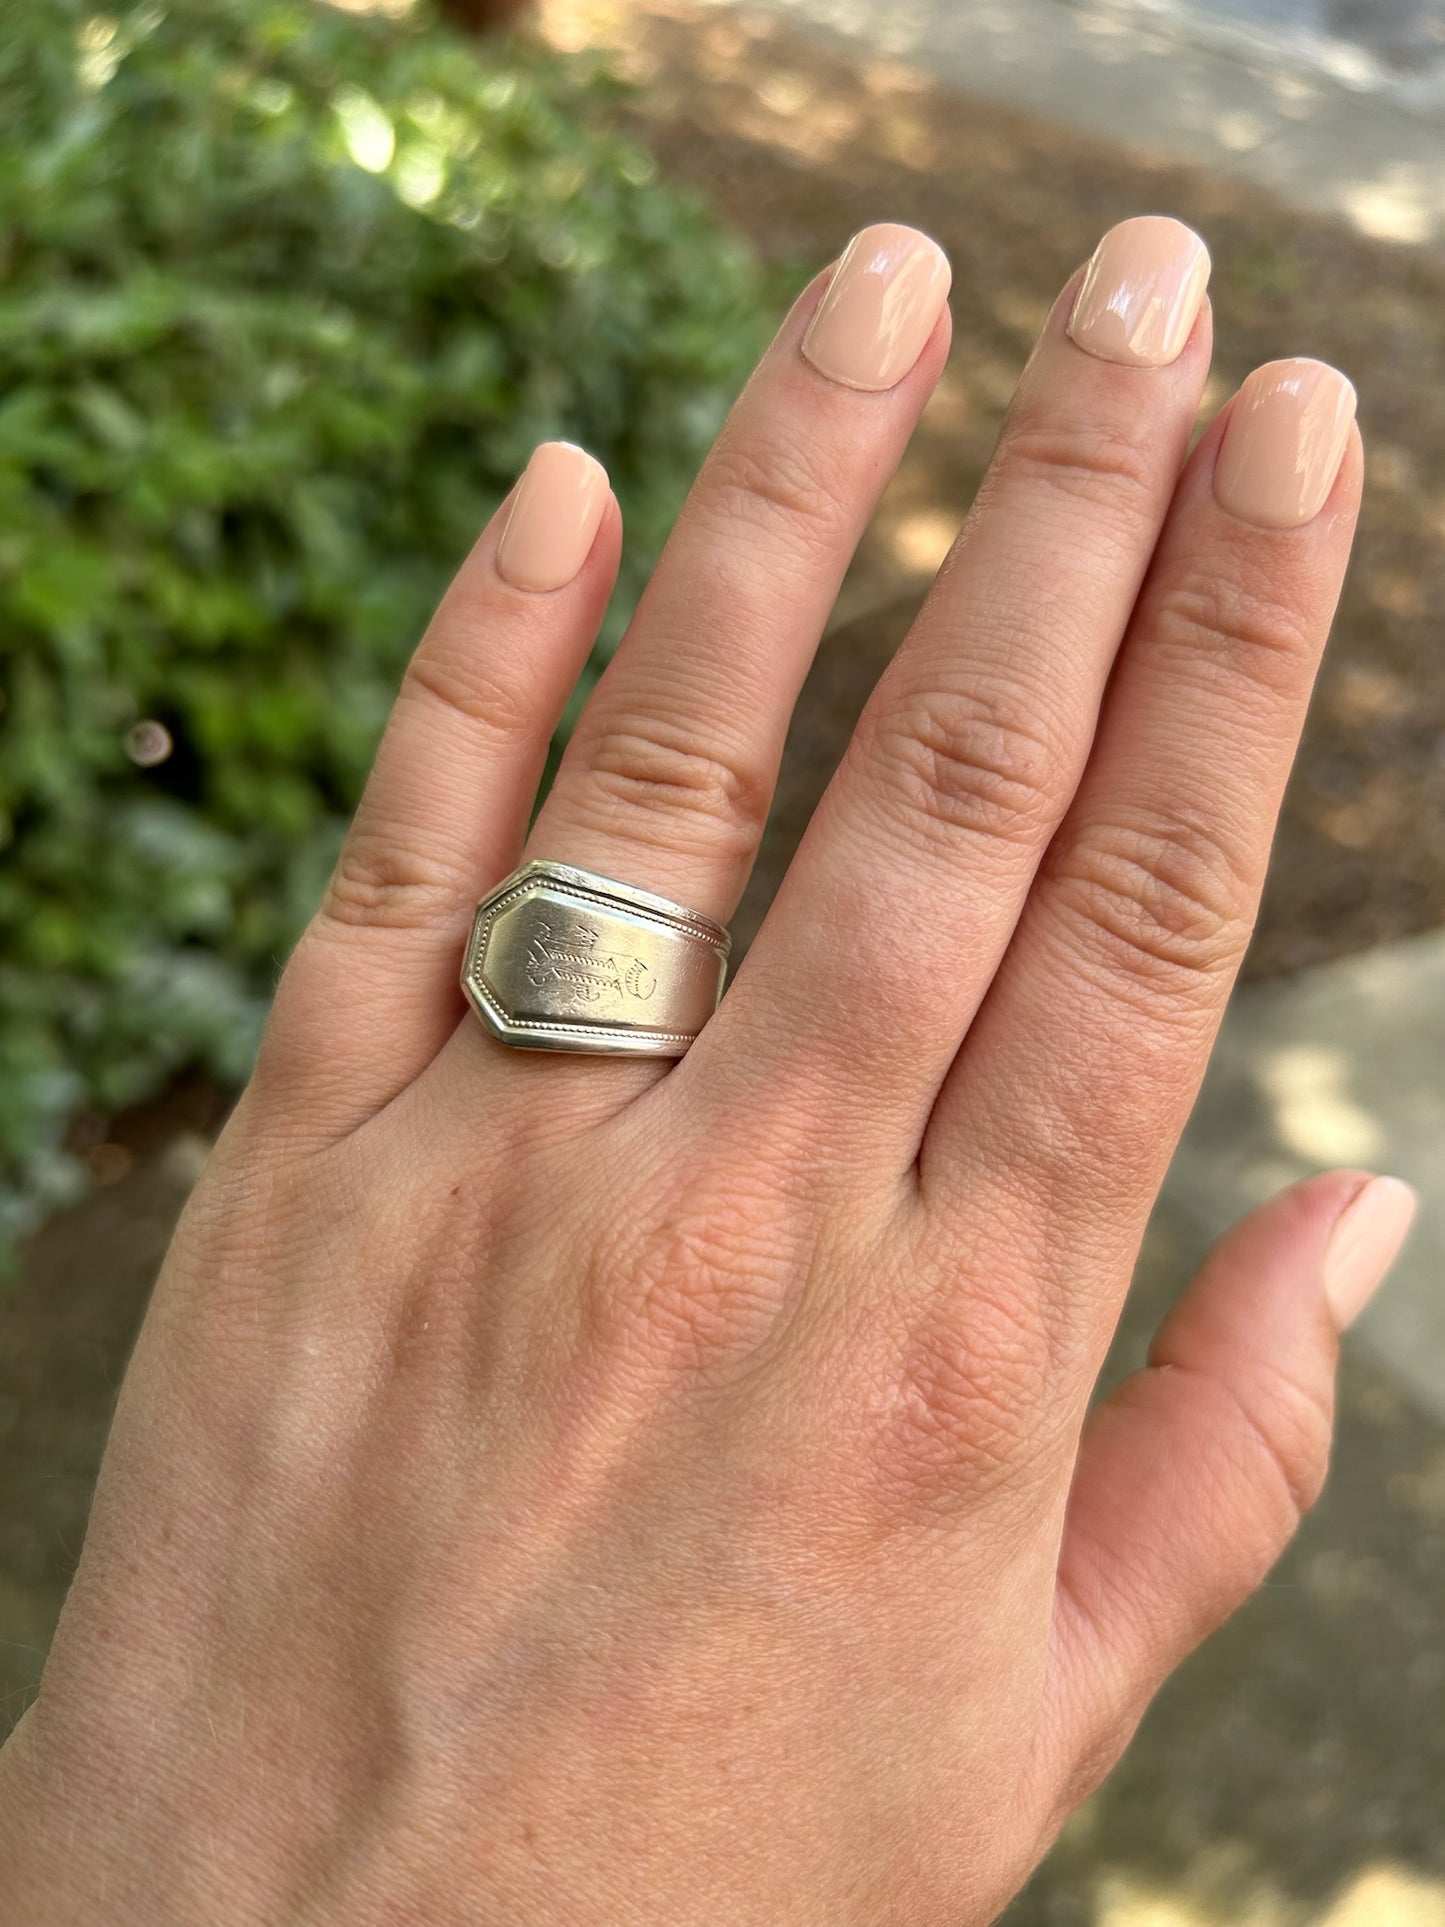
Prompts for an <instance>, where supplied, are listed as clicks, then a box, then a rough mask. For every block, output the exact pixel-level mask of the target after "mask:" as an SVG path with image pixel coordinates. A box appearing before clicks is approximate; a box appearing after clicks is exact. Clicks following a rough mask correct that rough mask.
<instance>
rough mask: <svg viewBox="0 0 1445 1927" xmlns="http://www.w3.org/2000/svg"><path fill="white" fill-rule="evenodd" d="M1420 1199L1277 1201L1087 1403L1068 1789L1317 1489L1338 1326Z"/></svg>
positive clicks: (1322, 1183) (1385, 1191)
mask: <svg viewBox="0 0 1445 1927" xmlns="http://www.w3.org/2000/svg"><path fill="white" fill-rule="evenodd" d="M1416 1202H1417V1201H1416V1198H1415V1194H1414V1192H1413V1191H1411V1190H1410V1188H1409V1187H1408V1185H1405V1184H1402V1183H1400V1182H1399V1181H1398V1180H1397V1179H1394V1178H1368V1177H1366V1176H1364V1175H1363V1174H1361V1173H1359V1172H1348V1171H1337V1172H1331V1173H1329V1174H1328V1175H1326V1176H1324V1177H1319V1178H1312V1179H1309V1180H1308V1181H1306V1182H1305V1183H1303V1184H1299V1185H1296V1186H1294V1187H1293V1188H1292V1189H1291V1190H1289V1191H1286V1192H1284V1193H1282V1194H1281V1195H1280V1196H1279V1197H1277V1198H1274V1199H1272V1200H1271V1201H1270V1202H1269V1203H1268V1204H1266V1205H1264V1206H1262V1207H1261V1208H1260V1209H1259V1210H1258V1211H1255V1212H1253V1213H1252V1214H1251V1215H1250V1216H1249V1217H1248V1218H1246V1219H1244V1221H1243V1222H1242V1223H1240V1224H1238V1225H1236V1226H1235V1227H1234V1229H1233V1230H1232V1231H1230V1232H1229V1233H1228V1234H1227V1235H1226V1236H1225V1237H1224V1238H1223V1239H1222V1240H1221V1242H1220V1243H1219V1244H1218V1245H1217V1246H1216V1247H1215V1249H1214V1250H1213V1251H1212V1252H1211V1253H1210V1255H1209V1257H1208V1258H1207V1259H1206V1260H1205V1263H1204V1265H1203V1268H1202V1269H1201V1270H1200V1272H1199V1274H1198V1276H1197V1277H1196V1278H1195V1279H1194V1281H1193V1282H1192V1284H1191V1285H1190V1286H1189V1289H1188V1290H1187V1291H1186V1292H1185V1294H1184V1296H1183V1298H1182V1299H1181V1300H1180V1302H1179V1304H1178V1306H1177V1307H1176V1308H1175V1310H1174V1311H1173V1312H1172V1313H1171V1315H1170V1316H1169V1318H1168V1319H1167V1320H1166V1321H1165V1323H1164V1325H1163V1327H1162V1328H1161V1330H1160V1332H1159V1334H1158V1336H1157V1337H1156V1339H1155V1341H1154V1345H1153V1347H1152V1349H1151V1352H1150V1355H1149V1362H1148V1365H1147V1366H1146V1367H1145V1369H1144V1370H1143V1371H1140V1372H1136V1373H1135V1374H1134V1375H1133V1376H1132V1377H1130V1378H1127V1379H1125V1380H1124V1382H1123V1383H1122V1384H1121V1385H1120V1386H1119V1387H1118V1389H1117V1390H1116V1391H1115V1392H1114V1393H1113V1394H1112V1396H1111V1397H1110V1398H1108V1399H1106V1400H1105V1402H1104V1403H1103V1404H1102V1405H1100V1406H1099V1407H1098V1409H1097V1410H1096V1411H1095V1412H1094V1413H1093V1414H1092V1416H1091V1417H1090V1419H1089V1422H1088V1424H1087V1426H1086V1428H1085V1431H1084V1438H1083V1445H1082V1449H1081V1451H1080V1455H1079V1463H1078V1468H1077V1471H1076V1473H1075V1477H1074V1486H1073V1491H1072V1493H1071V1495H1070V1499H1069V1508H1068V1515H1067V1519H1066V1524H1065V1531H1064V1541H1063V1548H1062V1551H1061V1554H1060V1563H1059V1587H1058V1596H1057V1605H1056V1611H1055V1627H1054V1631H1055V1643H1054V1685H1055V1690H1056V1700H1055V1704H1056V1707H1057V1709H1058V1713H1059V1719H1058V1722H1057V1724H1056V1727H1055V1730H1056V1731H1057V1732H1059V1733H1060V1735H1061V1738H1062V1740H1063V1744H1064V1745H1065V1747H1066V1749H1067V1750H1068V1757H1069V1758H1070V1759H1071V1760H1072V1761H1074V1762H1076V1763H1078V1764H1076V1766H1075V1768H1074V1774H1073V1785H1072V1788H1071V1792H1070V1797H1069V1804H1070V1805H1073V1804H1075V1803H1076V1801H1077V1800H1078V1799H1081V1798H1082V1797H1083V1796H1084V1794H1085V1793H1087V1792H1088V1791H1089V1790H1090V1789H1091V1787H1092V1785H1093V1784H1094V1783H1095V1782H1096V1781H1097V1780H1098V1779H1099V1778H1101V1777H1102V1774H1103V1773H1104V1772H1105V1771H1107V1770H1108V1768H1109V1767H1110V1766H1111V1765H1112V1764H1113V1762H1114V1760H1115V1759H1116V1758H1117V1757H1118V1755H1119V1753H1120V1752H1121V1751H1122V1750H1123V1747H1124V1745H1125V1744H1126V1743H1127V1741H1128V1739H1129V1736H1130V1734H1131V1733H1132V1731H1133V1729H1134V1726H1135V1724H1136V1723H1137V1721H1138V1719H1139V1717H1140V1715H1141V1714H1142V1713H1143V1711H1144V1708H1145V1707H1146V1705H1147V1704H1148V1702H1149V1699H1150V1698H1151V1696H1152V1695H1153V1693H1154V1692H1155V1691H1156V1690H1157V1688H1158V1687H1159V1686H1161V1685H1162V1684H1163V1682H1164V1680H1165V1679H1166V1678H1167V1677H1168V1676H1169V1674H1170V1673H1171V1672H1172V1671H1173V1670H1174V1668H1175V1667H1176V1666H1177V1665H1178V1664H1179V1663H1180V1661H1181V1660H1182V1659H1184V1658H1185V1657H1186V1655H1187V1654H1188V1653H1190V1652H1191V1651H1192V1650H1193V1648H1194V1647H1195V1646H1197V1645H1198V1644H1199V1642H1200V1640H1202V1639H1203V1638H1204V1637H1205V1635H1206V1634H1207V1633H1210V1632H1212V1631H1213V1630H1214V1628H1215V1627H1216V1626H1218V1625H1219V1624H1220V1623H1221V1622H1222V1621H1223V1620H1224V1619H1226V1618H1227V1617H1228V1616H1229V1614H1230V1613H1232V1612H1233V1611H1234V1610H1235V1608H1236V1607H1237V1606H1239V1605H1241V1604H1242V1603H1243V1601H1244V1600H1245V1599H1246V1598H1247V1597H1248V1596H1249V1594H1250V1593H1251V1592H1253V1590H1254V1589H1255V1587H1256V1586H1257V1585H1258V1584H1259V1583H1260V1581H1261V1580H1262V1579H1263V1578H1264V1576H1265V1574H1266V1573H1267V1572H1268V1571H1269V1569H1270V1567H1271V1566H1272V1565H1273V1564H1274V1562H1275V1560H1276V1559H1277V1558H1278V1557H1279V1555H1280V1553H1281V1552H1283V1550H1284V1548H1285V1546H1286V1545H1287V1544H1288V1542H1289V1540H1290V1539H1291V1537H1292V1536H1293V1534H1294V1531H1295V1528H1296V1527H1297V1525H1298V1524H1299V1521H1300V1519H1301V1517H1302V1516H1303V1514H1304V1513H1305V1512H1306V1511H1307V1510H1308V1509H1309V1507H1310V1506H1311V1505H1312V1504H1313V1503H1314V1501H1315V1499H1316V1498H1317V1497H1318V1495H1319V1491H1320V1488H1321V1486H1322V1485H1323V1483H1324V1478H1325V1473H1326V1469H1327V1466H1328V1460H1329V1447H1330V1436H1331V1430H1332V1425H1333V1408H1334V1376H1335V1360H1336V1353H1337V1335H1338V1333H1339V1332H1340V1331H1342V1330H1343V1329H1344V1328H1345V1326H1347V1325H1348V1324H1349V1323H1350V1322H1351V1320H1352V1319H1353V1318H1354V1316H1355V1315H1356V1314H1357V1313H1358V1312H1359V1311H1360V1310H1362V1309H1363V1307H1364V1305H1365V1303H1366V1301H1367V1300H1368V1298H1369V1297H1370V1296H1371V1294H1372V1293H1373V1291H1374V1289H1375V1287H1376V1286H1377V1285H1378V1284H1379V1283H1380V1282H1381V1281H1382V1279H1383V1278H1384V1276H1385V1273H1386V1272H1387V1271H1388V1270H1389V1267H1390V1266H1391V1264H1392V1263H1393V1262H1394V1259H1395V1257H1396V1255H1397V1253H1398V1252H1399V1249H1400V1247H1401V1245H1402V1244H1403V1242H1404V1239H1405V1235H1406V1233H1407V1231H1408V1230H1409V1227H1410V1223H1411V1220H1412V1218H1413V1216H1414V1212H1415V1207H1416ZM1060 1817H1061V1818H1062V1815H1061V1816H1060Z"/></svg>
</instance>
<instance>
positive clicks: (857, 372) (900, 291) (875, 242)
mask: <svg viewBox="0 0 1445 1927" xmlns="http://www.w3.org/2000/svg"><path fill="white" fill-rule="evenodd" d="M952 278H953V277H952V272H951V270H950V268H949V265H948V257H947V256H946V255H945V254H944V252H943V249H942V248H941V247H939V245H938V243H937V242H936V241H930V240H929V238H928V236H927V235H926V234H920V233H919V232H918V230H917V229H916V228H911V227H895V226H893V225H892V224H890V223H885V224H884V225H882V226H879V227H869V228H864V229H863V232H862V233H861V234H858V235H855V236H854V238H853V240H852V241H851V242H849V244H848V248H847V251H846V253H845V254H844V256H843V258H842V260H841V261H840V262H839V263H838V266H837V268H836V269H835V270H834V273H833V279H832V280H831V281H830V282H829V284H828V289H827V292H826V293H825V294H824V296H823V299H822V301H821V302H820V303H819V304H818V311H817V313H816V314H815V315H814V316H813V319H812V321H811V322H810V323H809V325H808V332H807V333H806V334H805V335H804V337H803V354H804V355H805V357H806V358H807V359H808V360H809V361H810V362H811V363H812V364H813V366H814V367H815V368H816V369H817V371H818V373H819V374H820V375H826V376H827V378H828V380H829V381H837V382H841V383H842V384H843V386H844V387H845V388H863V389H869V390H873V391H879V390H882V389H885V388H892V387H893V386H894V384H895V383H896V382H900V381H902V379H903V377H904V376H905V375H906V374H907V373H908V371H909V369H910V368H911V367H912V366H913V364H914V362H915V361H917V359H918V357H919V355H920V354H922V352H923V349H924V346H925V344H926V343H927V341H928V337H929V336H930V335H931V334H932V333H933V330H934V326H935V324H936V323H937V320H938V317H939V315H940V314H941V313H942V312H943V304H944V302H945V301H947V299H948V289H949V284H950V282H951V280H952Z"/></svg>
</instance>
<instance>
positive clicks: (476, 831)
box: [257, 442, 621, 1138]
mask: <svg viewBox="0 0 1445 1927" xmlns="http://www.w3.org/2000/svg"><path fill="white" fill-rule="evenodd" d="M620 547H621V518H620V516H619V514H618V511H617V505H616V503H615V501H614V500H613V497H612V494H611V491H610V490H609V488H608V485H607V476H606V473H605V471H604V470H603V468H602V466H601V464H600V463H598V462H596V461H594V460H593V459H592V457H591V456H590V455H587V454H585V453H584V452H583V451H582V450H581V449H580V448H574V447H573V446H572V445H571V444H570V443H567V442H546V443H543V445H542V446H541V447H540V448H538V449H537V450H536V452H535V453H534V454H533V456H532V459H531V461H530V462H529V463H528V465H527V469H526V472H525V474H524V475H523V477H522V479H521V481H520V482H519V483H518V485H517V487H516V489H515V490H514V491H513V492H512V494H511V495H510V496H509V497H508V499H507V501H505V502H504V503H503V504H502V506H501V508H500V509H499V510H498V511H497V513H496V515H495V516H494V517H493V518H492V521H491V523H490V524H489V525H488V527H487V528H486V530H485V531H484V532H483V534H482V535H481V537H480V538H479V540H478V541H477V543H476V546H475V547H474V548H473V550H472V552H471V554H470V555H469V556H468V557H467V559H466V561H465V562H464V563H463V564H462V567H461V569H460V571H459V572H458V574H457V576H456V579H455V580H454V581H453V583H452V585H451V587H450V588H449V589H448V590H447V593H446V595H445V596H444V598H443V599H442V603H441V606H440V607H439V609H438V610H437V612H436V614H435V616H434V617H433V618H432V621H431V623H430V625H429V626H428V628H427V631H426V634H425V635H424V636H423V637H422V640H421V642H420V644H419V645H418V647H417V650H416V653H415V655H414V656H413V657H412V659H411V663H410V665H409V666H408V668H407V671H406V674H405V676H404V678H403V680H402V684H401V688H400V690H399V692H398V695H397V699H396V706H395V708H394V709H393V711H392V714H391V719H390V721H389V722H388V724H387V727H386V731H385V733H384V735H383V737H382V741H381V746H380V748H379V749H378V751H377V756H376V762H375V764H374V766H373V768H372V772H371V776H370V779H369V781H368V783H367V786H366V792H365V794H364V796H363V797H362V800H361V804H360V806H359V808H358V809H357V812H356V819H355V821H354V822H353V824H352V826H351V830H350V832H349V834H348V836H347V838H346V842H345V844H344V846H343V848H342V851H341V855H340V858H339V860H338V862H337V866H336V870H335V873H334V874H333V876H332V879H331V883H330V885H329V887H328V889H327V892H326V896H325V898H324V900H323V902H322V904H321V907H320V909H319V910H318V911H317V913H316V915H315V917H314V918H313V919H312V921H311V923H310V925H309V926H308V928H307V930H306V932H305V934H304V935H303V937H302V938H301V941H300V943H299V944H298V945H297V947H296V951H295V954H294V955H293V956H292V958H291V961H290V963H289V964H288V965H287V968H286V970H285V973H284V975H283V977H282V980H281V983H280V986H279V988H278V990H277V994H276V1002H275V1006H274V1008H273V1010H272V1014H271V1021H270V1023H269V1025H268V1027H267V1032H266V1037H265V1041H264V1043H263V1045H262V1050H261V1058H260V1062H259V1064H258V1066H257V1081H258V1084H260V1085H262V1086H266V1087H269V1088H271V1089H275V1090H278V1091H280V1093H281V1094H282V1096H283V1100H285V1099H290V1100H296V1099H298V1098H299V1099H300V1100H302V1104H303V1107H304V1113H305V1116H306V1119H307V1125H308V1129H311V1130H314V1131H315V1132H316V1133H317V1135H318V1136H321V1137H323V1138H328V1137H338V1136H341V1135H344V1134H345V1133H346V1132H347V1131H348V1130H351V1129H353V1128H354V1127H355V1126H356V1125H358V1124H360V1123H362V1122H364V1121H365V1120H366V1119H367V1118H368V1117H370V1116H372V1115H373V1114H374V1113H375V1112H376V1111H378V1110H380V1109H381V1107H382V1106H383V1105H384V1104H386V1103H387V1102H388V1101H389V1100H390V1099H391V1098H392V1097H394V1096H395V1095H396V1094H397V1092H398V1091H400V1090H401V1089H403V1088H404V1087H405V1086H406V1085H407V1084H408V1083H410V1082H411V1080H412V1079H413V1078H415V1077H416V1076H418V1075H419V1074H420V1072H421V1071H422V1070H424V1069H425V1068H426V1066H427V1064H429V1063H430V1061H431V1059H432V1058H433V1057H434V1056H435V1054H436V1053H437V1051H438V1050H439V1049H440V1048H441V1046H442V1044H443V1043H444V1042H445V1041H446V1038H447V1037H448V1035H449V1034H450V1032H451V1031H452V1030H453V1029H454V1028H455V1025H456V1021H457V1017H458V1014H459V1013H460V1011H461V1008H462V1005H461V994H460V991H459V990H458V987H457V978H458V971H459V967H460V960H461V954H462V945H463V942H464V939H465V936H466V930H467V925H468V922H469V920H470V917H471V914H472V911H473V910H474V908H475V906H476V902H477V899H478V898H479V897H480V896H482V895H483V894H484V893H485V892H486V891H487V890H488V889H489V888H490V887H491V886H492V885H493V884H494V883H495V882H497V881H498V880H499V878H501V877H502V876H504V875H505V874H506V873H507V871H508V870H510V869H511V868H512V867H513V866H514V865H515V863H516V861H517V856H518V852H519V851H520V849H521V845H522V839H523V837H524V836H525V834H526V828H527V821H528V817H529V816H530V814H531V809H532V805H533V802H534V801H535V798H536V791H537V785H538V782H539V780H540V778H541V774H542V770H543V767H544V765H545V762H546V756H547V748H548V744H549V742H550V740H551V737H552V732H553V730H554V729H555V728H556V726H557V722H558V719H559V717H560V716H561V713H562V710H563V708H564V706H565V704H566V701H567V697H568V695H569V693H570V691H571V689H572V686H573V684H574V683H575V682H576V679H577V676H578V674H579V672H580V671H581V669H582V666H583V664H584V663H585V662H586V659H587V656H588V653H589V651H590V650H591V648H592V645H593V642H594V641H595V639H596V635H597V629H598V625H599V624H600V622H601V619H602V615H603V611H604V610H605V608H606V606H607V599H608V596H609V595H610V594H611V591H612V586H613V582H614V580H615V578H616V574H617V561H618V555H619V551H620Z"/></svg>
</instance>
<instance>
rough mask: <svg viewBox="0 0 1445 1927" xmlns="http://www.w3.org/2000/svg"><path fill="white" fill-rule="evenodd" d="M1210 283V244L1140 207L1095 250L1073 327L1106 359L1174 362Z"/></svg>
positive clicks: (1133, 363) (1076, 336)
mask: <svg viewBox="0 0 1445 1927" xmlns="http://www.w3.org/2000/svg"><path fill="white" fill-rule="evenodd" d="M1208 286H1209V250H1208V248H1207V247H1205V245H1204V243H1203V242H1202V241H1201V240H1200V238H1199V236H1198V235H1197V234H1196V233H1195V232H1194V230H1193V228H1188V227H1185V225H1184V223H1183V222H1182V221H1171V220H1170V219H1169V218H1168V216H1167V215H1164V214H1141V215H1140V216H1139V217H1138V218H1137V219H1136V220H1133V221H1121V222H1120V223H1119V225H1118V227H1112V228H1110V229H1109V232H1108V233H1107V234H1106V235H1105V236H1104V238H1103V240H1102V241H1101V242H1100V243H1099V245H1098V247H1097V248H1095V250H1094V258H1093V260H1092V261H1091V262H1090V263H1089V266H1088V270H1087V272H1086V273H1085V275H1084V279H1083V282H1082V284H1081V286H1080V288H1079V293H1078V298H1077V299H1076V300H1075V302H1074V312H1073V314H1072V315H1071V316H1070V317H1069V334H1070V336H1071V337H1072V339H1073V340H1074V341H1075V342H1076V343H1077V344H1078V346H1079V347H1080V348H1083V349H1086V350H1087V352H1088V353H1089V354H1091V355H1097V356H1098V357H1099V359H1100V360H1101V361H1119V362H1123V364H1124V365H1125V366H1126V367H1128V368H1162V367H1164V365H1165V364H1166V363H1167V362H1171V361H1176V360H1177V359H1178V358H1179V356H1180V355H1181V354H1182V353H1183V351H1184V344H1185V342H1186V341H1188V339H1189V336H1190V334H1191V332H1192V331H1193V328H1194V321H1195V317H1196V316H1197V315H1198V313H1199V304H1200V302H1201V301H1202V300H1203V299H1204V290H1205V289H1206V288H1207V287H1208Z"/></svg>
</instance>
